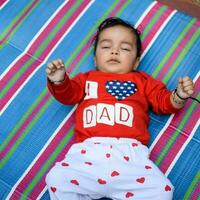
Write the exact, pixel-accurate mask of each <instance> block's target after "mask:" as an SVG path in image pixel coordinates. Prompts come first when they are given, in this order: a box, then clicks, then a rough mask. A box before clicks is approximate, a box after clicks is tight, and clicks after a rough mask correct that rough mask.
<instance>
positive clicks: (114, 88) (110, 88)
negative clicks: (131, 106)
mask: <svg viewBox="0 0 200 200" xmlns="http://www.w3.org/2000/svg"><path fill="white" fill-rule="evenodd" d="M106 91H107V92H108V93H109V94H111V95H112V96H114V97H115V98H116V99H117V100H124V99H126V98H127V97H129V96H131V95H133V94H134V93H136V92H137V86H136V84H135V83H133V82H132V81H123V82H122V81H118V80H110V81H107V82H106Z"/></svg>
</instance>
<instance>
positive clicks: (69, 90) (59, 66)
mask: <svg viewBox="0 0 200 200" xmlns="http://www.w3.org/2000/svg"><path fill="white" fill-rule="evenodd" d="M46 75H47V77H48V81H47V86H48V89H49V91H50V92H51V94H52V95H53V96H54V97H55V98H56V99H57V100H58V101H59V102H61V103H63V104H65V105H72V104H76V103H79V102H80V101H81V100H82V99H83V98H84V96H85V81H86V77H87V75H86V73H85V74H82V73H79V74H78V75H77V76H75V77H74V78H72V79H69V77H68V75H67V73H66V70H65V66H64V63H63V61H62V60H60V59H57V60H54V61H52V62H51V63H49V64H48V65H47V68H46Z"/></svg>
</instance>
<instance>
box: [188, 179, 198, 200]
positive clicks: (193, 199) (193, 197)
mask: <svg viewBox="0 0 200 200" xmlns="http://www.w3.org/2000/svg"><path fill="white" fill-rule="evenodd" d="M199 194H200V182H198V183H197V186H196V187H195V190H194V191H193V193H192V195H191V196H190V200H198V199H199Z"/></svg>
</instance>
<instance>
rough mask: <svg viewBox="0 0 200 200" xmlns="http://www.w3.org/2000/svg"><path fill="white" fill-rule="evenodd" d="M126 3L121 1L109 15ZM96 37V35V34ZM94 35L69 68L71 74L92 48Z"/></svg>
mask: <svg viewBox="0 0 200 200" xmlns="http://www.w3.org/2000/svg"><path fill="white" fill-rule="evenodd" d="M124 3H126V1H120V3H119V4H118V5H117V6H116V7H115V9H114V10H113V11H112V12H111V13H110V14H109V16H114V15H116V13H117V12H118V10H120V8H121V7H122V6H123V5H124ZM94 35H95V33H94ZM94 35H93V36H92V37H91V38H90V39H89V41H88V42H87V43H86V44H85V46H84V47H83V48H82V50H81V51H80V52H79V53H78V55H77V56H76V57H75V59H74V60H73V61H72V63H71V64H70V65H69V66H68V69H67V71H68V72H69V73H71V72H72V71H73V69H74V68H75V67H76V66H77V64H78V63H79V61H80V60H81V58H82V57H83V56H84V55H85V54H86V52H87V51H88V49H89V48H90V44H92V40H93V37H94Z"/></svg>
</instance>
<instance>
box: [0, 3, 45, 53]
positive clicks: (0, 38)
mask: <svg viewBox="0 0 200 200" xmlns="http://www.w3.org/2000/svg"><path fill="white" fill-rule="evenodd" d="M33 2H34V1H31V2H30V3H29V4H28V5H27V6H26V7H25V8H24V9H23V10H22V11H21V12H20V13H19V14H18V15H17V16H16V17H15V18H14V19H13V21H12V22H11V23H10V24H9V25H8V27H7V28H6V29H5V31H4V32H3V33H2V34H1V36H0V41H2V40H3V38H4V37H5V36H6V34H8V32H9V31H10V29H12V27H13V26H14V24H15V23H16V22H17V20H19V18H20V17H21V16H22V15H23V14H24V13H25V12H26V11H27V10H28V9H29V7H30V5H31V4H32V3H33ZM40 2H41V0H40V1H38V2H37V3H36V4H35V5H34V7H33V8H32V9H31V11H30V12H29V13H28V14H27V15H26V16H25V17H24V18H23V19H22V20H21V22H20V23H19V24H18V25H17V26H16V27H15V28H14V29H13V30H12V33H11V34H10V35H9V36H8V38H7V39H6V40H5V42H4V43H2V44H1V45H0V49H2V48H4V47H5V45H6V44H7V43H8V42H9V40H10V39H11V38H12V36H13V35H14V33H15V32H16V31H17V30H18V29H19V27H20V25H21V24H22V23H23V22H24V20H25V19H26V18H27V17H28V16H29V15H30V14H31V13H32V12H33V10H34V9H35V8H36V7H37V6H38V5H39V3H40Z"/></svg>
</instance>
